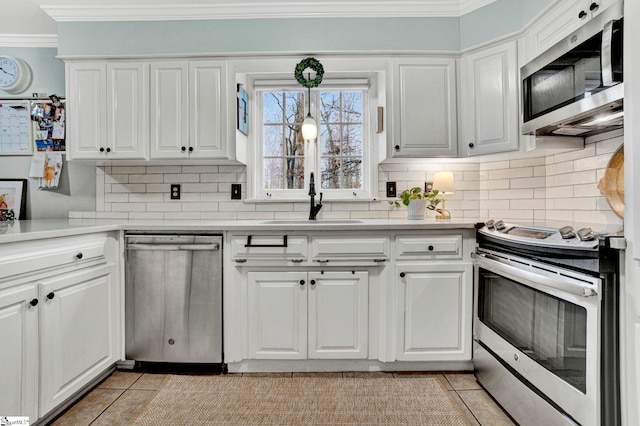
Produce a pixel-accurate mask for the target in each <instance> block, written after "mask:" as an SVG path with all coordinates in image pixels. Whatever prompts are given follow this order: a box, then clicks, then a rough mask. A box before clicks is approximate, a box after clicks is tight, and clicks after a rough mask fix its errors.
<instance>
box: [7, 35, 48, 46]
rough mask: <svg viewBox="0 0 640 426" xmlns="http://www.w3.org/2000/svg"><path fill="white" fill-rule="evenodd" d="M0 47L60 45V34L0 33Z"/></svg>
mask: <svg viewBox="0 0 640 426" xmlns="http://www.w3.org/2000/svg"><path fill="white" fill-rule="evenodd" d="M0 47H58V35H57V34H0Z"/></svg>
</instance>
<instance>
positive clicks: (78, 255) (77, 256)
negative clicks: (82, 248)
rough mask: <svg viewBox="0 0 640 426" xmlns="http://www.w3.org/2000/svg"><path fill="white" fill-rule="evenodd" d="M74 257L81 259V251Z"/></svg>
mask: <svg viewBox="0 0 640 426" xmlns="http://www.w3.org/2000/svg"><path fill="white" fill-rule="evenodd" d="M76 259H78V260H80V259H82V252H80V253H78V254H76Z"/></svg>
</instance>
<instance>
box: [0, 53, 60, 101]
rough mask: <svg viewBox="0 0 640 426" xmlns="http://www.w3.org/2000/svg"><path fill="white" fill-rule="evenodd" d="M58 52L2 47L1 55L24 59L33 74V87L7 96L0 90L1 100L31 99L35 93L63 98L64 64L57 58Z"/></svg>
mask: <svg viewBox="0 0 640 426" xmlns="http://www.w3.org/2000/svg"><path fill="white" fill-rule="evenodd" d="M56 54H57V50H56V49H55V48H49V47H0V55H10V56H15V57H17V58H21V59H24V60H25V61H26V62H27V63H28V64H29V66H30V67H31V71H32V72H33V80H32V82H31V86H29V87H28V88H27V90H25V91H24V93H18V94H11V95H8V94H5V93H4V92H3V91H2V90H0V99H2V98H5V99H6V98H11V97H14V98H15V97H31V94H32V93H33V92H44V93H47V94H49V95H51V94H54V93H55V94H56V95H59V96H63V95H64V94H65V91H64V63H63V62H62V61H61V60H59V59H57V58H56Z"/></svg>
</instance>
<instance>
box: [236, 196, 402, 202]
mask: <svg viewBox="0 0 640 426" xmlns="http://www.w3.org/2000/svg"><path fill="white" fill-rule="evenodd" d="M315 199H316V202H318V201H320V197H319V196H316V197H315ZM242 201H243V202H244V203H247V204H269V203H305V204H307V203H309V198H308V197H307V198H306V199H299V198H295V199H284V198H274V199H272V200H263V199H257V198H251V199H249V198H247V199H244V200H242ZM373 201H391V199H388V200H387V199H381V198H353V199H347V198H335V199H327V198H323V199H322V202H323V203H371V202H373Z"/></svg>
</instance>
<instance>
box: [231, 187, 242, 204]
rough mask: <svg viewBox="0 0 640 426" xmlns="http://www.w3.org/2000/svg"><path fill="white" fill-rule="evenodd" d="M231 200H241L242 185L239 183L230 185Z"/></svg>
mask: <svg viewBox="0 0 640 426" xmlns="http://www.w3.org/2000/svg"><path fill="white" fill-rule="evenodd" d="M231 199H232V200H240V199H242V184H240V183H232V184H231Z"/></svg>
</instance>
